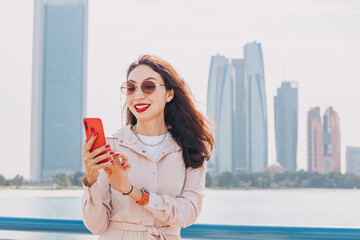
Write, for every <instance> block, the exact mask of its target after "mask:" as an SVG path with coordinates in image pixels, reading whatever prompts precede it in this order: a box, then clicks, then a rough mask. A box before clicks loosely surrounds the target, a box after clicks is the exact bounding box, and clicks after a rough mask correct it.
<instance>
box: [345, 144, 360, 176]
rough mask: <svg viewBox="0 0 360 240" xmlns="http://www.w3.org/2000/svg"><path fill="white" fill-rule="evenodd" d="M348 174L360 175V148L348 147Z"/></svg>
mask: <svg viewBox="0 0 360 240" xmlns="http://www.w3.org/2000/svg"><path fill="white" fill-rule="evenodd" d="M346 173H355V174H356V175H360V147H346Z"/></svg>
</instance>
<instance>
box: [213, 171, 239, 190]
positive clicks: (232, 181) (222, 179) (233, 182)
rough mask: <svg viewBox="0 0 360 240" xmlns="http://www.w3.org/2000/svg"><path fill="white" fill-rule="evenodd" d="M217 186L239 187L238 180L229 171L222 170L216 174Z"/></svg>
mask: <svg viewBox="0 0 360 240" xmlns="http://www.w3.org/2000/svg"><path fill="white" fill-rule="evenodd" d="M217 179H218V186H219V187H224V188H236V187H239V181H238V180H237V178H236V177H235V176H234V175H233V174H232V173H231V172H223V173H222V174H220V175H219V176H218V178H217Z"/></svg>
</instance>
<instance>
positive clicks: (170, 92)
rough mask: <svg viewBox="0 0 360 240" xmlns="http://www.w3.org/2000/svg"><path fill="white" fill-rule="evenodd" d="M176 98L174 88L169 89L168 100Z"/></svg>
mask: <svg viewBox="0 0 360 240" xmlns="http://www.w3.org/2000/svg"><path fill="white" fill-rule="evenodd" d="M173 98H174V89H171V90H169V91H167V93H166V102H170V101H171V100H172V99H173Z"/></svg>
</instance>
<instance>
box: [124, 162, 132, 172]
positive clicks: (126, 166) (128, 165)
mask: <svg viewBox="0 0 360 240" xmlns="http://www.w3.org/2000/svg"><path fill="white" fill-rule="evenodd" d="M130 168H131V164H130V163H126V165H125V166H124V170H125V172H126V173H129V171H130Z"/></svg>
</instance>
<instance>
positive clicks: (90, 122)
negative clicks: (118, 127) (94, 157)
mask: <svg viewBox="0 0 360 240" xmlns="http://www.w3.org/2000/svg"><path fill="white" fill-rule="evenodd" d="M83 122H84V128H85V133H86V141H89V139H90V138H91V137H92V135H93V134H94V133H97V138H96V140H95V142H94V144H93V146H92V147H91V150H90V152H92V151H94V150H96V149H98V148H99V147H102V146H104V145H105V144H106V140H105V134H104V128H103V124H102V121H101V119H100V118H84V119H83ZM106 153H107V151H104V152H102V153H100V155H102V154H106ZM109 160H110V158H106V159H104V160H102V161H100V162H99V163H98V164H100V163H105V162H107V161H109Z"/></svg>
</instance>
